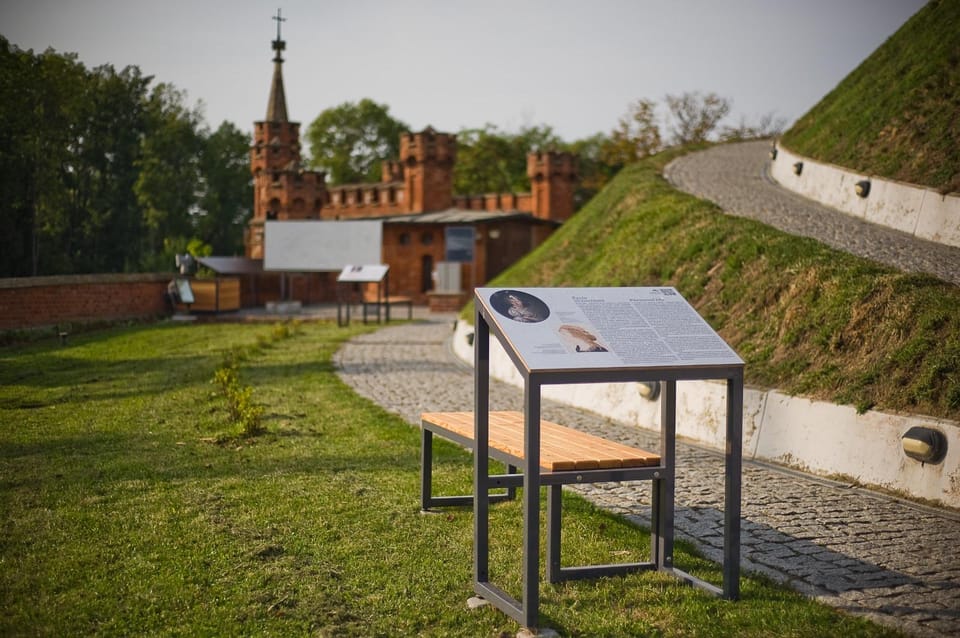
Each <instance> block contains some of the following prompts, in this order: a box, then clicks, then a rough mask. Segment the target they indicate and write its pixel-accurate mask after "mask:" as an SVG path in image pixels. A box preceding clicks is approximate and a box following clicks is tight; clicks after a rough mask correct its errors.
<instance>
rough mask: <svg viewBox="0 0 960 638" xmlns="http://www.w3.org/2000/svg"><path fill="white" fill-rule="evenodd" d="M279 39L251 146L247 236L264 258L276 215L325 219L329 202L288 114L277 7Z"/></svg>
mask: <svg viewBox="0 0 960 638" xmlns="http://www.w3.org/2000/svg"><path fill="white" fill-rule="evenodd" d="M274 20H276V21H277V39H276V40H274V41H273V50H274V52H275V54H274V56H273V80H272V82H271V84H270V98H269V100H268V102H267V117H266V118H265V119H264V120H263V121H262V122H254V125H253V126H254V130H253V146H251V147H250V171H251V173H253V193H254V194H253V219H251V220H250V224H249V226H248V228H247V234H246V237H245V242H244V243H245V244H246V250H245V252H246V255H247V257H250V258H253V259H262V258H263V224H264V222H265V221H267V220H273V219H319V218H320V209H321V208H322V207H323V204H324V197H325V190H326V185H325V182H326V178H325V174H324V173H323V172H319V171H310V170H305V169H304V168H303V165H302V164H301V158H300V123H299V122H291V121H290V119H289V118H288V117H287V99H286V95H285V94H284V90H283V68H282V67H283V57H282V55H281V54H282V52H283V50H284V49H285V48H286V43H285V42H284V41H283V40H281V39H280V23H281V22H283V21H284V18H282V17H280V11H279V10H278V11H277V15H276V17H274Z"/></svg>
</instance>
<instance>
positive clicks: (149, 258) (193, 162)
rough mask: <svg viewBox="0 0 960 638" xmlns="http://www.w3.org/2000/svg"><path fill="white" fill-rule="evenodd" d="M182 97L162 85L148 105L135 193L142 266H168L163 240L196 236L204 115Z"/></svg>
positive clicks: (152, 93) (161, 268)
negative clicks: (139, 216)
mask: <svg viewBox="0 0 960 638" xmlns="http://www.w3.org/2000/svg"><path fill="white" fill-rule="evenodd" d="M182 102H183V95H182V94H181V93H180V92H179V91H177V90H176V89H174V88H173V87H172V86H170V85H168V84H159V85H157V86H156V87H155V88H154V89H153V91H152V92H151V95H150V98H149V100H148V101H147V104H146V112H147V122H148V127H149V134H148V135H147V136H146V137H145V138H144V139H143V143H142V148H141V155H140V159H139V160H137V162H136V165H137V168H138V169H139V176H138V177H137V181H136V184H135V185H134V191H135V192H136V194H137V199H138V201H139V202H140V206H141V207H142V208H143V229H144V232H143V237H142V240H141V244H142V252H141V258H140V265H141V267H142V268H144V269H145V270H157V269H160V270H166V269H167V268H169V267H170V264H168V263H164V251H163V246H164V240H165V239H171V238H177V237H191V236H192V235H193V224H192V218H191V213H193V212H195V205H196V199H197V192H198V190H199V179H200V175H199V166H198V165H199V161H198V155H199V152H200V144H201V138H200V135H199V134H198V131H197V126H198V122H199V120H200V115H199V113H197V112H196V111H195V110H189V109H187V108H185V107H184V106H183V104H182Z"/></svg>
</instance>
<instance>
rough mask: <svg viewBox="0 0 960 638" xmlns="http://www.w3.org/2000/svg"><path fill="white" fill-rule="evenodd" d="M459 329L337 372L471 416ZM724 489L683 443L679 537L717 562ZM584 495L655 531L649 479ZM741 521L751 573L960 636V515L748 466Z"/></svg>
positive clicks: (399, 330)
mask: <svg viewBox="0 0 960 638" xmlns="http://www.w3.org/2000/svg"><path fill="white" fill-rule="evenodd" d="M452 328H453V317H446V318H443V319H439V318H437V317H434V318H432V319H430V320H428V321H423V322H418V323H413V324H408V325H403V326H390V327H387V328H384V329H382V330H380V331H378V332H376V333H373V334H369V335H364V336H361V337H358V338H356V339H354V340H352V341H351V342H349V343H348V344H346V345H345V346H344V347H343V348H342V349H341V350H340V351H339V352H338V353H337V355H336V357H335V362H336V366H337V369H338V372H339V375H340V377H341V378H342V379H343V380H344V381H345V382H346V383H347V384H348V385H350V386H351V387H353V388H354V389H355V390H356V391H357V392H358V393H360V394H361V395H363V396H365V397H367V398H369V399H371V400H373V401H374V402H376V403H378V404H380V405H382V406H383V407H385V408H386V409H388V410H390V411H391V412H395V413H397V414H400V415H401V416H402V417H404V418H405V419H406V420H407V421H409V422H410V423H411V424H419V415H420V413H421V412H426V411H443V410H472V409H473V372H472V369H471V368H469V367H468V366H466V365H464V364H463V363H462V362H461V361H460V360H458V359H457V358H456V357H455V356H454V355H453V353H452V351H451V349H450V346H449V340H450V339H451V338H452V334H453V332H452ZM490 394H491V399H490V404H491V409H521V406H522V395H521V392H520V390H518V389H517V388H514V387H513V386H508V385H505V384H502V383H498V382H492V383H491V391H490ZM543 416H544V418H546V419H550V420H552V421H556V422H559V423H563V424H565V425H568V426H571V427H577V428H581V429H584V430H587V431H590V432H593V433H597V434H600V435H602V436H604V437H606V438H609V439H613V440H619V441H622V442H624V443H627V444H634V445H639V446H641V447H645V448H647V449H653V450H656V449H657V446H658V444H659V443H658V441H659V438H658V435H657V433H656V432H653V431H651V430H647V429H644V428H641V427H638V426H637V425H636V424H628V423H618V422H614V421H611V420H609V419H607V418H605V417H603V416H600V415H597V414H594V413H590V412H586V411H583V410H578V409H576V408H571V407H568V406H564V405H560V404H556V403H551V402H544V405H543ZM722 483H723V457H722V456H721V455H720V454H719V453H716V452H713V451H709V450H705V449H702V448H699V447H695V446H692V445H687V444H684V443H682V442H680V443H678V448H677V494H676V528H677V536H678V537H679V538H683V539H686V540H689V541H692V542H693V543H695V544H696V545H697V546H698V547H699V548H700V549H701V551H702V552H703V553H704V554H705V555H706V556H708V557H710V558H711V559H713V560H716V561H719V560H720V559H721V557H722V525H723V512H722V510H721V508H722V502H723V485H722ZM578 491H580V492H581V493H582V494H583V495H584V496H585V497H587V498H589V499H590V500H592V501H594V502H595V503H597V504H599V505H601V506H603V507H605V508H608V509H609V510H612V511H614V512H618V513H620V514H622V515H624V516H626V517H628V518H630V519H632V520H634V521H637V522H639V523H641V524H644V525H648V524H649V516H648V511H649V508H650V494H649V486H648V484H647V483H645V482H643V483H631V484H620V485H592V486H582V488H581V489H579V490H578ZM410 498H411V499H415V498H418V495H414V494H411V495H410ZM742 526H743V529H742V557H743V563H742V564H743V568H744V569H745V570H748V571H753V572H757V573H761V574H765V575H767V576H770V577H771V578H773V579H775V580H777V581H779V582H784V583H788V584H789V585H790V586H792V587H793V588H795V589H797V590H799V591H801V592H803V593H805V594H807V595H810V596H812V597H815V598H817V599H819V600H822V601H824V602H826V603H827V604H830V605H833V606H835V607H838V608H840V609H843V610H845V611H848V612H850V613H855V614H860V615H864V616H868V617H870V618H872V619H874V620H876V621H878V622H880V623H883V624H886V625H891V626H895V627H899V628H900V629H902V630H904V631H906V632H907V633H909V634H912V635H916V636H960V515H956V514H953V513H952V512H947V511H940V510H935V509H931V508H925V507H921V506H917V505H913V504H909V503H905V502H902V501H898V500H894V499H891V498H887V497H885V496H881V495H878V494H874V493H871V492H869V491H866V490H863V489H860V488H856V487H851V486H847V485H841V484H837V483H833V482H829V481H823V480H819V479H815V478H811V477H808V476H805V475H802V474H799V473H796V472H790V471H784V470H780V469H777V468H773V467H770V466H767V465H763V464H759V463H752V462H745V464H744V469H743V522H742ZM678 567H680V568H681V569H682V568H683V565H678Z"/></svg>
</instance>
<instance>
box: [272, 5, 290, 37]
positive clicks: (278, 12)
mask: <svg viewBox="0 0 960 638" xmlns="http://www.w3.org/2000/svg"><path fill="white" fill-rule="evenodd" d="M273 19H274V20H276V21H277V42H279V41H280V23H281V22H286V21H287V19H286V18H284V17H282V16H281V15H280V9H279V8H278V9H277V15H275V16H273Z"/></svg>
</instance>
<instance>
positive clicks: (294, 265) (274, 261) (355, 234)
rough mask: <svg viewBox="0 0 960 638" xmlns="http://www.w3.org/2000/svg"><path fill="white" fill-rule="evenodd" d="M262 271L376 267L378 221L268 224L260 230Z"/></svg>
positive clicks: (380, 232)
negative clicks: (347, 266) (261, 232)
mask: <svg viewBox="0 0 960 638" xmlns="http://www.w3.org/2000/svg"><path fill="white" fill-rule="evenodd" d="M263 233H264V237H263V269H264V270H281V271H286V272H340V271H341V270H342V269H343V267H344V266H346V265H347V264H379V263H380V261H381V260H380V247H381V246H382V244H383V223H382V222H379V221H371V220H364V221H342V222H321V221H271V222H266V223H265V224H264V229H263Z"/></svg>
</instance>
